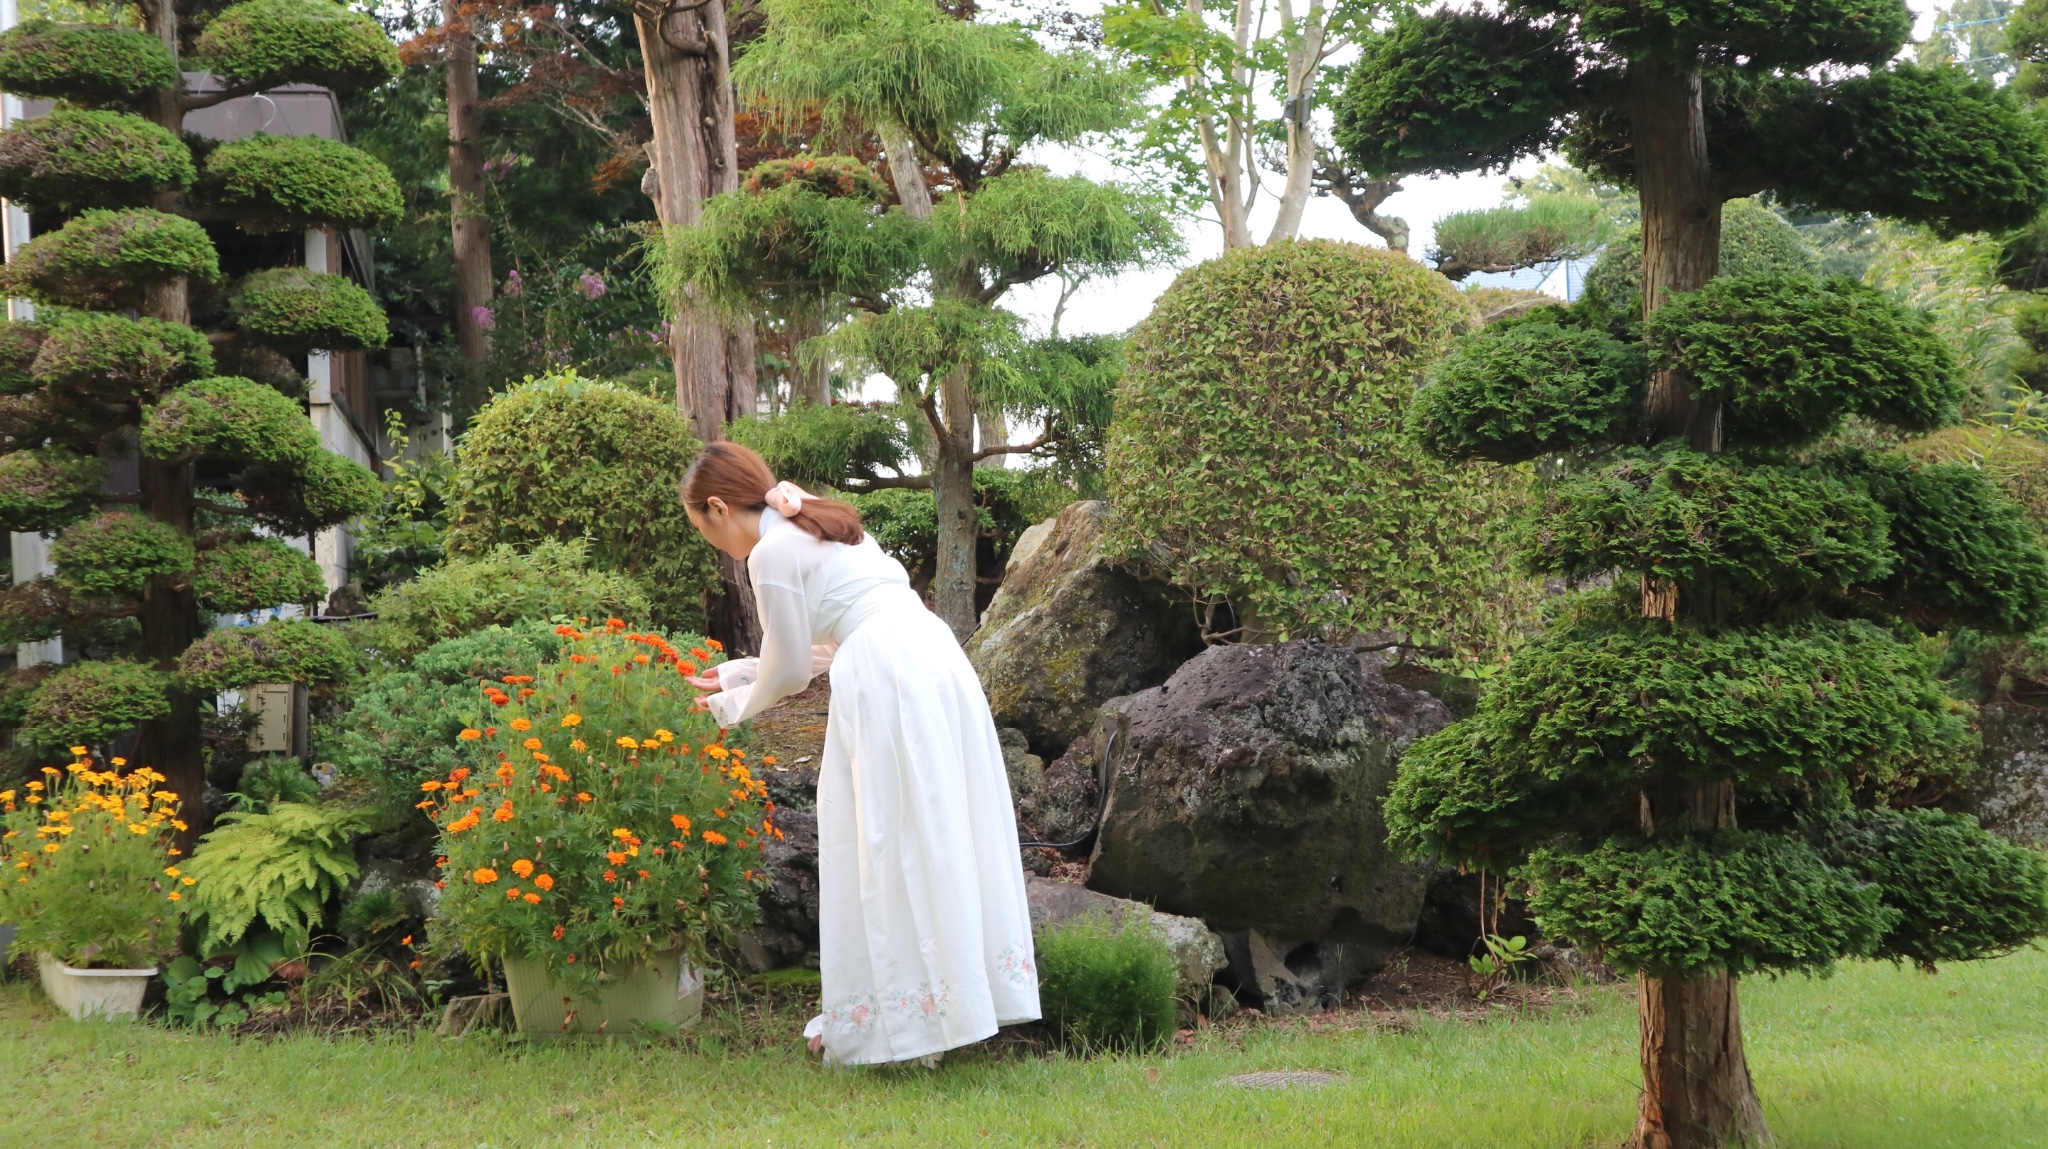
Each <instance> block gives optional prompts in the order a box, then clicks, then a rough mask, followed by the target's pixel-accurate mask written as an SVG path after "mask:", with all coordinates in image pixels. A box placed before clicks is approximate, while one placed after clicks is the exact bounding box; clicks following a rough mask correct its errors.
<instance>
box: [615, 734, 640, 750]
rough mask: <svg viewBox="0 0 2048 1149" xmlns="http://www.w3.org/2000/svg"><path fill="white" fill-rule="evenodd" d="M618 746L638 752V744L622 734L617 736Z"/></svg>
mask: <svg viewBox="0 0 2048 1149" xmlns="http://www.w3.org/2000/svg"><path fill="white" fill-rule="evenodd" d="M618 744H619V745H620V746H622V747H624V748H625V749H627V750H638V749H639V748H640V743H639V742H637V741H635V740H634V739H632V738H629V737H627V736H626V735H624V734H621V735H619V738H618Z"/></svg>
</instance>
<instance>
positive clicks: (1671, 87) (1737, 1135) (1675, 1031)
mask: <svg viewBox="0 0 2048 1149" xmlns="http://www.w3.org/2000/svg"><path fill="white" fill-rule="evenodd" d="M1628 110H1629V117H1630V120H1631V136H1630V138H1631V139H1632V140H1634V141H1635V145H1634V151H1635V165H1636V184H1637V187H1638V189H1639V191H1640V193H1641V197H1642V213H1643V224H1642V227H1643V315H1644V317H1645V318H1647V317H1649V316H1650V315H1651V314H1652V313H1654V312H1655V311H1656V310H1657V309H1658V308H1659V307H1662V306H1663V305H1664V302H1665V300H1666V299H1667V298H1669V297H1670V296H1671V295H1672V294H1673V293H1674V292H1682V291H1691V290H1692V289H1694V288H1696V287H1699V286H1700V285H1702V284H1704V283H1706V282H1707V281H1708V280H1710V279H1712V278H1713V277H1714V274H1715V272H1716V271H1718V270H1719V265H1720V250H1721V198H1720V196H1719V195H1718V194H1716V191H1715V187H1714V178H1713V169H1712V167H1711V166H1710V165H1709V164H1708V162H1707V133H1706V117H1705V115H1704V113H1703V108H1702V106H1701V83H1700V72H1699V68H1698V67H1697V66H1677V65H1673V64H1670V63H1667V62H1665V61H1661V60H1656V59H1638V60H1632V61H1630V65H1629V81H1628ZM1644 414H1645V421H1646V423H1647V424H1648V426H1649V429H1650V435H1651V437H1652V438H1653V439H1674V438H1683V439H1685V440H1687V441H1688V442H1689V443H1690V444H1691V446H1692V447H1693V448H1694V449H1695V450H1700V451H1707V452H1718V451H1719V450H1720V449H1721V413H1720V408H1719V406H1718V404H1713V403H1707V402H1702V401H1701V400H1700V399H1699V398H1698V397H1697V396H1695V395H1694V394H1693V393H1692V388H1691V385H1690V380H1688V379H1687V378H1686V376H1685V375H1684V374H1683V373H1682V372H1677V371H1664V372H1659V373H1658V374H1657V375H1656V376H1654V377H1653V378H1652V379H1651V381H1650V393H1649V395H1648V397H1647V399H1646V400H1645V411H1644ZM1716 605H1717V604H1716V603H1715V602H1714V600H1713V596H1707V597H1705V598H1703V599H1701V600H1700V601H1692V602H1680V601H1679V597H1678V593H1677V588H1676V587H1675V586H1672V585H1669V584H1660V583H1657V582H1654V581H1652V580H1645V582H1644V586H1643V613H1645V614H1647V615H1655V616H1659V617H1663V618H1673V617H1676V615H1677V614H1678V613H1680V612H1681V611H1683V612H1685V613H1687V614H1689V615H1697V614H1700V613H1702V612H1707V611H1711V610H1713V609H1715V607H1716ZM1642 808H1643V823H1644V825H1643V829H1644V830H1645V831H1646V832H1648V833H1652V834H1654V833H1656V832H1657V830H1658V829H1659V828H1660V827H1664V828H1671V829H1682V828H1686V827H1696V828H1702V829H1709V828H1727V829H1733V828H1734V826H1735V801H1734V791H1733V789H1732V787H1730V786H1729V785H1728V784H1726V783H1691V784H1687V785H1686V786H1683V787H1681V788H1679V789H1678V790H1675V791H1672V792H1669V793H1656V794H1650V793H1646V794H1644V795H1643V796H1642ZM1636 1017H1637V1023H1638V1025H1639V1027H1640V1030H1641V1043H1640V1055H1641V1058H1642V1066H1643V1093H1642V1104H1641V1108H1640V1112H1639V1114H1638V1117H1637V1120H1636V1130H1635V1136H1634V1138H1633V1139H1632V1141H1631V1146H1632V1149H1722V1147H1724V1146H1730V1145H1762V1144H1766V1143H1768V1142H1769V1140H1770V1130H1769V1127H1768V1126H1767V1125H1766V1123H1765V1121H1764V1115H1763V1107H1762V1105H1761V1104H1760V1103H1759V1102H1758V1101H1757V1096H1756V1085H1755V1082H1754V1081H1752V1080H1751V1078H1750V1073H1749V1062H1748V1059H1747V1058H1746V1057H1745V1056H1744V1054H1743V1048H1742V1017H1741V1007H1740V1004H1739V1001H1738V999H1737V993H1736V979H1735V978H1734V977H1733V976H1732V975H1730V974H1727V973H1720V974H1713V975H1709V976H1706V977H1694V978H1661V977H1649V976H1643V977H1642V978H1640V979H1639V983H1638V986H1637V1002H1636Z"/></svg>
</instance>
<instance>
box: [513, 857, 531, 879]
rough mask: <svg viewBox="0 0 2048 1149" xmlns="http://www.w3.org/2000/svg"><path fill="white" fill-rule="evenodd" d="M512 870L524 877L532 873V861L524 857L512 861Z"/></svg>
mask: <svg viewBox="0 0 2048 1149" xmlns="http://www.w3.org/2000/svg"><path fill="white" fill-rule="evenodd" d="M512 872H513V873H515V874H518V875H519V876H520V877H522V878H524V877H527V876H529V875H531V874H532V873H533V863H532V862H530V861H528V860H527V859H525V858H521V859H519V860H518V861H516V862H514V863H512Z"/></svg>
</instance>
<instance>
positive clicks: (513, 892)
mask: <svg viewBox="0 0 2048 1149" xmlns="http://www.w3.org/2000/svg"><path fill="white" fill-rule="evenodd" d="M518 897H519V887H518V886H513V887H512V888H511V889H509V890H506V891H505V900H506V901H508V902H509V901H513V900H515V899H517V898H518Z"/></svg>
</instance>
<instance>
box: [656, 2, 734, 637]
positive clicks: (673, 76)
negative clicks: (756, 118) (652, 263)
mask: <svg viewBox="0 0 2048 1149" xmlns="http://www.w3.org/2000/svg"><path fill="white" fill-rule="evenodd" d="M633 23H634V27H635V28H636V29H637V31H638V32H639V35H640V54H641V60H642V63H643V64H644V66H645V70H646V73H647V111H648V118H649V119H650V121H651V122H652V127H653V140H652V142H651V144H650V147H649V154H650V157H651V159H652V161H653V164H654V188H655V195H654V204H655V211H656V213H657V214H658V215H659V216H660V217H661V222H662V223H663V224H664V225H666V226H670V227H687V226H689V225H691V224H694V223H696V222H697V217H698V215H699V214H700V213H701V211H702V209H703V203H704V201H705V200H706V199H707V198H709V197H711V196H714V195H718V194H720V193H722V192H728V191H732V190H733V189H734V188H737V187H738V186H739V171H738V167H739V145H738V137H737V135H736V134H735V133H736V126H735V123H734V100H733V91H732V71H731V65H732V58H731V46H730V43H729V42H728V39H727V36H726V27H725V5H724V3H723V0H708V2H707V3H704V4H700V5H698V6H697V7H694V8H690V9H687V10H675V9H670V8H665V7H654V6H649V5H644V4H641V5H636V6H635V7H634V9H633ZM669 355H670V357H671V358H672V359H673V361H674V364H675V372H676V406H677V408H679V409H680V410H681V411H682V413H683V414H684V415H685V416H686V417H687V418H688V419H689V420H690V426H691V429H692V430H693V431H694V432H695V433H696V435H697V438H698V439H699V440H700V441H702V442H706V443H710V442H713V441H716V440H718V439H723V438H724V437H725V424H726V423H727V422H728V421H730V420H732V419H740V418H746V417H747V416H749V415H751V414H752V413H753V402H754V381H755V367H754V329H753V324H752V323H750V322H748V321H747V320H745V319H727V318H725V317H723V316H720V315H719V314H718V313H717V312H716V311H714V310H713V309H712V308H711V307H710V306H709V305H707V304H705V303H703V302H702V301H699V300H695V299H691V298H687V297H686V298H684V299H682V300H680V301H678V303H677V306H676V314H675V319H674V326H673V328H672V330H671V332H670V336H669ZM718 563H719V577H720V581H721V583H722V589H721V591H720V592H719V593H718V594H715V595H708V596H706V601H705V604H704V613H705V621H706V629H707V630H709V631H710V632H711V635H712V637H714V638H717V639H718V640H719V641H721V642H723V643H725V644H726V646H727V647H728V648H730V649H731V650H732V651H734V652H735V653H752V652H753V651H755V650H756V649H758V648H759V646H760V644H761V619H760V616H759V614H757V613H756V612H755V609H754V590H753V586H752V584H751V583H750V582H749V581H748V580H747V568H746V565H745V564H744V563H740V562H737V561H735V560H733V559H731V558H729V557H727V556H725V555H720V556H719V557H718Z"/></svg>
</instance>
